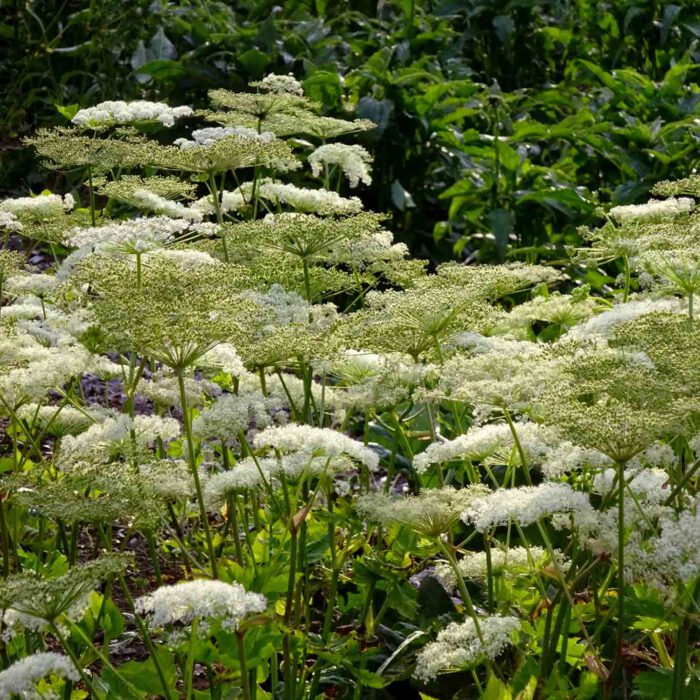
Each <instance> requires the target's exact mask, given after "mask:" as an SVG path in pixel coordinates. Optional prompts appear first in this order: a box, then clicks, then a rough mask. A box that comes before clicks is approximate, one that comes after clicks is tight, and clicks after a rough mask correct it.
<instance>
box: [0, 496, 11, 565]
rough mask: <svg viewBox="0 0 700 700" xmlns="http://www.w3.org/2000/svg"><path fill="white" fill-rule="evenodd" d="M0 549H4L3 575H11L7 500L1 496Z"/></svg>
mask: <svg viewBox="0 0 700 700" xmlns="http://www.w3.org/2000/svg"><path fill="white" fill-rule="evenodd" d="M0 547H2V575H3V577H7V576H9V575H10V535H9V533H8V530H7V522H6V520H5V498H4V496H3V495H2V494H0Z"/></svg>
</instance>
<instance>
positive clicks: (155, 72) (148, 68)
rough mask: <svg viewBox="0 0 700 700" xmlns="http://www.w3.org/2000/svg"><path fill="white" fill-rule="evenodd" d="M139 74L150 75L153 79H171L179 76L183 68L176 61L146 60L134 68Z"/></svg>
mask: <svg viewBox="0 0 700 700" xmlns="http://www.w3.org/2000/svg"><path fill="white" fill-rule="evenodd" d="M136 72H137V73H138V74H139V75H144V76H150V77H151V78H153V79H154V80H162V81H167V80H172V79H174V78H178V77H180V76H181V75H182V74H183V73H184V72H185V69H184V68H183V67H182V65H181V64H180V63H179V62H178V61H169V60H166V59H163V60H156V61H148V63H144V64H143V65H142V66H139V67H138V68H137V69H136Z"/></svg>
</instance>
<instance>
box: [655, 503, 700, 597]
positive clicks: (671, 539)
mask: <svg viewBox="0 0 700 700" xmlns="http://www.w3.org/2000/svg"><path fill="white" fill-rule="evenodd" d="M697 506H698V504H697V503H696V504H695V512H693V510H685V511H681V512H680V513H669V514H668V515H667V516H666V517H664V518H662V519H661V521H660V523H659V525H660V530H661V533H660V534H659V535H658V536H657V537H654V538H653V539H652V541H651V551H650V553H649V558H648V563H649V567H650V568H651V567H652V566H653V568H654V569H655V570H656V571H658V572H659V578H662V577H664V578H666V579H668V580H669V581H673V582H681V583H685V584H691V583H692V582H693V581H697V578H698V576H699V575H700V509H698V507H697Z"/></svg>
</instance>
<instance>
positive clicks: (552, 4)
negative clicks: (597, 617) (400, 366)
mask: <svg viewBox="0 0 700 700" xmlns="http://www.w3.org/2000/svg"><path fill="white" fill-rule="evenodd" d="M5 12H6V20H5V22H4V23H3V24H0V32H2V39H3V41H2V42H1V43H2V44H4V45H5V46H6V48H5V53H4V57H2V55H0V68H1V69H2V72H3V75H4V76H7V87H6V89H5V90H4V91H3V96H2V98H1V99H3V102H2V112H3V123H4V126H5V127H6V134H5V136H4V138H3V151H4V156H3V160H2V166H3V167H2V180H1V181H0V187H2V188H4V189H5V190H6V191H7V192H8V193H10V194H11V193H15V194H18V193H20V191H21V189H22V188H27V187H29V188H31V189H32V190H34V191H39V190H41V189H42V187H43V186H44V184H46V175H45V173H44V172H43V171H41V170H40V169H38V168H37V167H36V161H35V160H33V159H31V157H30V156H29V155H28V154H27V153H23V152H21V151H18V142H17V139H18V138H20V137H22V136H23V135H26V134H27V133H31V132H32V131H33V130H34V129H35V128H36V127H37V126H44V125H49V124H54V123H56V120H57V119H60V117H59V115H58V114H57V109H58V110H59V111H61V112H63V113H64V114H67V115H68V116H70V114H71V111H72V109H71V106H72V105H77V106H80V107H85V106H90V105H92V104H95V103H97V102H100V101H102V100H109V99H126V100H128V99H134V98H139V97H141V98H146V99H158V100H165V101H167V102H169V103H170V104H189V105H191V106H194V107H203V106H205V105H206V101H207V91H208V90H209V89H214V88H226V89H233V90H239V89H243V88H244V87H245V85H246V84H247V82H248V81H250V80H259V79H260V78H262V77H263V75H264V74H265V73H267V72H271V71H275V72H278V73H287V72H293V73H294V74H295V75H296V77H297V78H300V79H302V80H303V83H304V86H305V89H306V92H307V94H308V95H309V96H310V97H312V98H314V99H318V100H320V101H322V102H323V103H324V105H325V106H324V110H325V112H326V113H327V114H329V115H332V116H342V114H343V112H344V109H345V107H346V106H350V107H351V108H353V109H355V110H356V114H357V116H358V117H361V118H369V119H372V120H373V121H375V122H376V123H377V124H378V125H379V126H378V128H377V129H375V130H373V131H372V132H371V133H368V134H367V135H366V136H365V137H364V139H363V140H362V143H363V145H364V146H365V147H367V148H369V149H370V150H371V151H372V152H373V153H374V155H375V166H374V182H373V185H372V188H371V193H370V194H369V196H367V197H366V201H367V203H368V206H370V207H371V208H373V209H375V210H377V211H391V212H392V213H393V217H394V220H393V223H392V228H393V230H394V231H395V232H396V234H397V236H398V237H399V239H400V240H401V241H403V242H406V243H408V244H409V246H410V247H411V249H412V250H413V251H415V253H416V254H419V255H427V256H428V257H430V258H431V259H434V260H445V259H448V258H451V257H453V255H454V252H453V248H454V247H455V246H456V251H457V253H458V254H460V255H462V256H464V257H467V258H471V257H472V256H477V257H478V258H479V259H481V260H484V261H493V260H501V261H502V260H504V259H505V258H506V257H510V258H512V259H521V260H522V259H527V260H531V261H532V260H536V259H539V258H541V257H545V258H548V259H561V253H562V251H561V246H562V245H564V244H566V243H577V242H578V240H577V236H576V227H577V226H578V225H580V224H582V223H585V224H591V223H593V221H594V210H595V207H596V206H597V204H598V203H606V202H612V203H614V204H626V203H631V202H636V201H643V199H644V197H645V196H646V194H647V193H648V191H649V189H650V188H651V186H652V185H653V184H654V183H655V182H656V181H658V180H661V179H669V178H674V177H682V176H684V175H685V174H686V173H687V172H689V171H691V170H692V169H693V168H694V167H695V166H696V165H697V155H696V150H695V149H696V145H697V140H698V129H699V127H698V124H697V121H696V120H697V118H698V109H699V107H698V99H699V96H700V92H699V90H698V86H697V83H698V68H697V65H696V64H697V63H698V61H699V58H700V56H699V52H698V43H697V42H698V38H699V37H700V12H699V11H698V7H697V3H696V2H693V0H679V1H678V2H675V3H664V2H652V1H651V0H612V1H610V2H604V3H602V2H581V1H577V2H574V1H572V0H559V1H549V2H548V1H540V2H534V1H531V0H498V2H494V1H492V0H488V1H483V0H471V1H470V2H453V1H450V0H442V1H433V2H421V1H420V0H401V1H398V0H397V1H396V2H385V3H373V2H367V1H364V0H360V1H357V0H353V1H351V2H342V3H332V2H325V1H322V0H317V1H316V2H310V1H306V2H301V1H299V2H284V3H280V4H277V5H276V4H274V3H272V2H257V1H256V2H248V3H246V2H237V3H223V2H211V1H206V2H194V3H172V2H165V1H164V0H156V1H152V0H149V1H148V2H146V1H145V0H127V1H125V2H119V3H115V2H111V1H110V0H92V2H90V3H89V4H86V3H81V2H72V1H68V2H65V1H59V0H45V1H44V2H40V3H27V4H24V3H17V2H15V3H10V2H7V3H5ZM66 110H67V111H66ZM589 281H590V282H591V283H592V284H594V285H597V284H598V283H599V282H600V280H597V279H593V278H591V279H590V280H589Z"/></svg>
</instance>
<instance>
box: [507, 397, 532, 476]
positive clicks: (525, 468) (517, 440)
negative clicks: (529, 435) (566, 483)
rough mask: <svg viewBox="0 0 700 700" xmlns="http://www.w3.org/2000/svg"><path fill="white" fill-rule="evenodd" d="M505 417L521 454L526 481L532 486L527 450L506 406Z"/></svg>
mask: <svg viewBox="0 0 700 700" xmlns="http://www.w3.org/2000/svg"><path fill="white" fill-rule="evenodd" d="M503 417H504V418H505V419H506V423H508V427H509V428H510V433H511V435H512V436H513V442H514V443H515V449H516V450H517V451H518V455H519V456H520V463H521V465H522V468H523V474H524V475H525V481H526V482H527V485H528V486H532V479H531V478H530V470H529V468H528V465H527V457H526V456H525V450H524V449H523V446H522V443H521V442H520V438H519V437H518V431H517V430H516V429H515V423H513V418H512V417H511V415H510V411H509V410H508V409H507V408H506V407H505V406H504V407H503Z"/></svg>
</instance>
